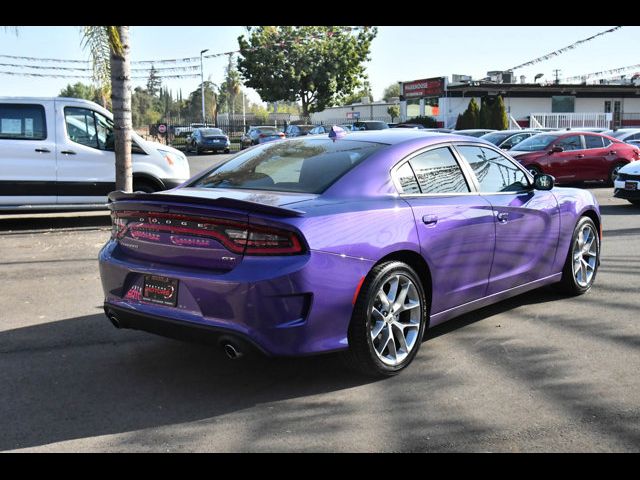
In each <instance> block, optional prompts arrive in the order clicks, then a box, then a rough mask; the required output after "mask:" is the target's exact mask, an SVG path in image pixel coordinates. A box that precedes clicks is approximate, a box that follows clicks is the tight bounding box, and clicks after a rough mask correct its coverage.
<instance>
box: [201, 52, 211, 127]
mask: <svg viewBox="0 0 640 480" xmlns="http://www.w3.org/2000/svg"><path fill="white" fill-rule="evenodd" d="M208 51H209V49H208V48H205V49H204V50H202V51H201V52H200V95H201V96H202V123H205V124H206V123H207V122H206V120H205V117H204V69H203V68H202V54H203V53H205V52H208Z"/></svg>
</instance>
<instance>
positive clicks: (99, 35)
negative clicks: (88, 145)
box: [82, 26, 133, 192]
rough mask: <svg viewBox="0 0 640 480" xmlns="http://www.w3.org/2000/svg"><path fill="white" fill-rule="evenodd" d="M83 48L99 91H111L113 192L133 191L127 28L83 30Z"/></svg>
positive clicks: (89, 28)
mask: <svg viewBox="0 0 640 480" xmlns="http://www.w3.org/2000/svg"><path fill="white" fill-rule="evenodd" d="M82 43H83V47H85V48H87V47H88V48H89V50H90V51H91V59H92V63H93V74H94V78H95V79H96V81H97V82H98V83H99V84H100V85H101V86H102V91H103V92H105V91H108V87H109V86H110V87H111V88H110V89H111V105H112V108H113V130H114V147H115V156H116V190H122V191H125V192H132V191H133V175H132V168H131V132H132V130H133V126H132V121H131V62H130V48H129V27H128V26H85V27H83V37H82Z"/></svg>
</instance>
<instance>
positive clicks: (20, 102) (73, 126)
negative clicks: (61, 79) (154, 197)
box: [0, 97, 189, 210]
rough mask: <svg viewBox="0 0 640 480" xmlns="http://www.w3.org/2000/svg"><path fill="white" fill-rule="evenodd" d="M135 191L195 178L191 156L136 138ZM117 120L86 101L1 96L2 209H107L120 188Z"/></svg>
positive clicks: (150, 189) (133, 151)
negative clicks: (112, 194)
mask: <svg viewBox="0 0 640 480" xmlns="http://www.w3.org/2000/svg"><path fill="white" fill-rule="evenodd" d="M131 154H132V155H131V159H132V169H133V188H134V190H137V191H144V192H153V191H157V190H164V189H167V188H173V187H176V186H178V185H179V184H181V183H182V182H184V181H185V180H187V179H188V178H189V163H188V161H187V158H186V157H185V155H184V154H183V153H182V152H180V151H178V150H176V149H175V148H171V147H169V146H167V145H161V144H159V143H155V142H149V141H146V140H143V139H142V138H141V137H140V136H139V135H138V134H136V133H135V132H132V143H131ZM115 178H116V171H115V154H114V135H113V116H112V115H111V113H110V112H109V111H108V110H106V109H104V108H102V107H101V106H100V105H98V104H96V103H93V102H90V101H88V100H82V99H78V98H63V97H57V98H56V97H49V98H34V97H0V209H3V210H16V209H25V208H34V207H39V208H47V209H56V208H57V209H78V208H105V204H106V202H107V194H108V193H109V192H111V191H113V190H115Z"/></svg>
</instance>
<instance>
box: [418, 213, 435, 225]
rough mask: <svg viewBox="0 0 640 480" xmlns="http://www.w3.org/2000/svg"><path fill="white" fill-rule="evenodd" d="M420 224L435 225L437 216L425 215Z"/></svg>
mask: <svg viewBox="0 0 640 480" xmlns="http://www.w3.org/2000/svg"><path fill="white" fill-rule="evenodd" d="M422 223H424V224H425V225H435V224H436V223H438V216H437V215H425V216H424V217H422Z"/></svg>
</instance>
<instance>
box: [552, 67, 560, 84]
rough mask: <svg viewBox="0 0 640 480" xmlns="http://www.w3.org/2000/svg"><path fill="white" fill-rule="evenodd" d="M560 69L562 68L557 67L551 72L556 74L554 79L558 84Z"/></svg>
mask: <svg viewBox="0 0 640 480" xmlns="http://www.w3.org/2000/svg"><path fill="white" fill-rule="evenodd" d="M561 71H562V70H560V69H558V68H556V69H554V70H553V74H554V75H555V76H556V80H555V83H556V85H558V84H559V83H560V72H561Z"/></svg>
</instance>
